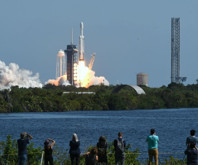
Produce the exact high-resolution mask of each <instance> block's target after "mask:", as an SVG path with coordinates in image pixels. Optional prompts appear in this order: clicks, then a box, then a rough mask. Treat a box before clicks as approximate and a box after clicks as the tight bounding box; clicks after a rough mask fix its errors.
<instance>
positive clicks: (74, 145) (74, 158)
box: [69, 133, 80, 165]
mask: <svg viewBox="0 0 198 165" xmlns="http://www.w3.org/2000/svg"><path fill="white" fill-rule="evenodd" d="M69 146H70V150H69V153H70V158H71V165H74V163H75V162H76V165H79V160H80V141H79V140H78V136H77V134H76V133H74V134H73V136H72V140H71V141H70V143H69Z"/></svg>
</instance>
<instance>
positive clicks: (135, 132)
mask: <svg viewBox="0 0 198 165" xmlns="http://www.w3.org/2000/svg"><path fill="white" fill-rule="evenodd" d="M0 128H1V129H0V141H4V140H6V136H7V135H8V134H10V135H11V136H12V137H13V138H14V139H18V138H19V135H20V132H28V133H30V134H31V135H32V136H33V139H32V142H34V144H35V145H36V146H43V142H44V140H45V139H46V138H48V137H50V138H53V139H54V140H55V141H56V144H57V145H58V146H61V147H64V148H69V146H68V145H69V141H70V140H71V137H72V134H73V133H74V132H75V133H77V134H78V136H79V139H80V141H81V150H82V152H84V151H85V149H86V147H88V146H89V145H95V144H96V143H97V140H98V138H99V136H101V135H104V136H106V137H107V140H108V142H112V141H113V140H114V139H115V138H116V137H117V133H118V132H119V131H121V132H123V134H124V139H125V140H126V142H127V143H129V144H131V145H132V150H133V149H135V148H139V149H140V151H141V152H142V153H146V151H147V144H146V142H145V139H146V137H147V135H149V131H150V129H151V128H155V129H156V133H157V135H158V136H159V139H160V143H159V152H161V153H167V152H171V153H183V151H184V150H185V140H186V137H187V136H189V131H190V129H196V130H197V131H198V129H197V128H198V108H196V109H168V110H163V109H161V110H134V111H76V112H53V113H12V114H0ZM179 157H181V154H180V156H179Z"/></svg>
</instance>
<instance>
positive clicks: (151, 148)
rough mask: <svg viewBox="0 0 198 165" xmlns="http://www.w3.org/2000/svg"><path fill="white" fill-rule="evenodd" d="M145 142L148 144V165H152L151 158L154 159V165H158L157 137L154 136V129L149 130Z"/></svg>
mask: <svg viewBox="0 0 198 165" xmlns="http://www.w3.org/2000/svg"><path fill="white" fill-rule="evenodd" d="M146 141H147V142H148V155H149V163H148V165H152V162H153V157H154V159H155V165H158V142H159V137H158V136H157V135H156V133H155V129H151V130H150V135H149V136H148V137H147V139H146Z"/></svg>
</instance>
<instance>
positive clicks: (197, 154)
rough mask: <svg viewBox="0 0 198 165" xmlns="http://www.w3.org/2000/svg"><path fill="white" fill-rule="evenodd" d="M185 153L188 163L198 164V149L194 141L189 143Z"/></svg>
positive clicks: (188, 164) (190, 164) (191, 164)
mask: <svg viewBox="0 0 198 165" xmlns="http://www.w3.org/2000/svg"><path fill="white" fill-rule="evenodd" d="M185 154H186V155H187V165H198V149H197V147H196V144H195V143H194V142H192V143H190V144H189V147H188V148H187V149H186V151H185Z"/></svg>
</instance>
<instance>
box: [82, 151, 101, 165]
mask: <svg viewBox="0 0 198 165" xmlns="http://www.w3.org/2000/svg"><path fill="white" fill-rule="evenodd" d="M85 156H86V158H85V164H86V165H96V164H97V162H98V150H97V148H92V149H91V151H90V152H87V153H86V154H85Z"/></svg>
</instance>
